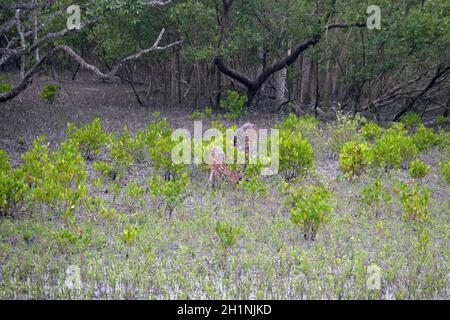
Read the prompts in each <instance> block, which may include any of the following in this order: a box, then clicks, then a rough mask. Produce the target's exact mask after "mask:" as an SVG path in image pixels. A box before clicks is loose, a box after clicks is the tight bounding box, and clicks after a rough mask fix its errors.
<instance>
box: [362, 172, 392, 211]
mask: <svg viewBox="0 0 450 320" xmlns="http://www.w3.org/2000/svg"><path fill="white" fill-rule="evenodd" d="M389 200H390V194H389V193H388V192H387V191H384V185H383V182H381V180H380V179H376V180H375V181H374V183H372V184H371V185H368V186H366V187H364V188H362V190H361V201H362V203H364V204H366V205H368V206H369V207H370V208H371V209H372V210H373V211H374V212H375V216H376V217H378V216H379V214H380V211H381V204H382V201H389Z"/></svg>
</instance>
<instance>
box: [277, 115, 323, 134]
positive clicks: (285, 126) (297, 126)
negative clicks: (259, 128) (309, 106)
mask: <svg viewBox="0 0 450 320" xmlns="http://www.w3.org/2000/svg"><path fill="white" fill-rule="evenodd" d="M276 128H277V129H279V130H288V131H295V132H300V133H301V134H302V135H303V136H305V137H307V138H308V139H312V138H314V137H317V135H318V129H319V120H318V119H317V118H316V117H315V116H314V115H306V116H302V117H297V116H296V115H295V114H293V113H291V114H289V116H288V117H287V118H286V119H284V121H283V122H281V123H279V124H277V126H276Z"/></svg>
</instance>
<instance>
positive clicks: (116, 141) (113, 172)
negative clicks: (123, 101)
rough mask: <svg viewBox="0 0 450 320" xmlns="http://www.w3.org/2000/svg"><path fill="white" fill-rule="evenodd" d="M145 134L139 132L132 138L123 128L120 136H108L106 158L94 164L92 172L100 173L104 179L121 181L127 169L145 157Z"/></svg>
mask: <svg viewBox="0 0 450 320" xmlns="http://www.w3.org/2000/svg"><path fill="white" fill-rule="evenodd" d="M145 141H146V137H145V133H144V132H143V131H141V132H139V133H138V134H137V135H136V136H135V137H132V136H131V135H130V133H129V131H128V130H127V129H126V128H124V129H123V131H122V134H121V135H118V134H113V135H111V136H109V143H108V151H109V154H108V158H107V159H106V160H105V161H97V162H95V163H94V165H93V168H94V170H96V171H98V172H100V173H101V174H102V175H103V177H104V178H107V179H111V180H117V181H123V180H124V179H125V177H126V173H127V171H128V169H129V167H130V166H131V165H132V164H133V163H135V162H136V161H141V160H143V159H144V157H145V153H144V150H145Z"/></svg>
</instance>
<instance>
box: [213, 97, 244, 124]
mask: <svg viewBox="0 0 450 320" xmlns="http://www.w3.org/2000/svg"><path fill="white" fill-rule="evenodd" d="M246 102H247V96H241V95H240V94H239V93H238V92H236V91H229V92H228V95H227V97H226V98H225V99H222V100H221V101H220V103H219V105H220V108H222V109H224V110H225V111H226V112H227V113H226V115H225V116H226V117H227V118H228V119H229V120H235V119H237V118H239V117H240V116H241V115H242V114H244V113H245V112H246V110H245V103H246Z"/></svg>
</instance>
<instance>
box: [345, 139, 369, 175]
mask: <svg viewBox="0 0 450 320" xmlns="http://www.w3.org/2000/svg"><path fill="white" fill-rule="evenodd" d="M371 162H372V151H371V149H370V147H369V145H368V144H367V143H365V142H364V143H358V142H355V141H350V142H347V143H346V144H344V146H343V147H342V150H341V155H340V157H339V166H340V168H341V170H342V172H343V173H344V174H345V175H347V176H349V177H353V176H359V175H360V174H361V173H363V171H364V169H365V168H366V167H367V166H368V165H369V164H370V163H371Z"/></svg>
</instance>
